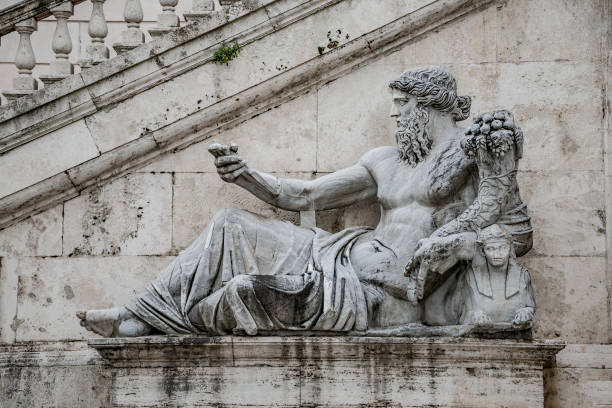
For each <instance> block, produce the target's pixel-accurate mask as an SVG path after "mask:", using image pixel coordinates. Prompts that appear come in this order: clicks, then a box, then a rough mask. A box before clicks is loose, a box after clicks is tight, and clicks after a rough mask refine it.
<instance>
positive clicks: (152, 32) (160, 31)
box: [148, 27, 178, 38]
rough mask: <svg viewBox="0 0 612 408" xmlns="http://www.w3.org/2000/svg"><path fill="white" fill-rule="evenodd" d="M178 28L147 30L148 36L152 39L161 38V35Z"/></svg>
mask: <svg viewBox="0 0 612 408" xmlns="http://www.w3.org/2000/svg"><path fill="white" fill-rule="evenodd" d="M177 28H178V27H153V28H149V30H148V31H149V34H150V35H151V37H153V38H158V37H161V36H162V35H165V34H168V33H169V32H170V31H172V30H176V29H177Z"/></svg>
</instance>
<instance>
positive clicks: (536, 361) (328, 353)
mask: <svg viewBox="0 0 612 408" xmlns="http://www.w3.org/2000/svg"><path fill="white" fill-rule="evenodd" d="M87 344H88V345H89V346H90V347H92V348H94V349H96V350H97V351H98V353H99V354H100V356H101V357H102V358H103V359H104V360H105V361H106V362H108V363H109V364H111V365H113V366H124V367H129V366H181V365H185V366H189V365H200V366H202V365H207V364H210V365H217V364H219V363H220V362H226V363H229V364H231V365H244V364H249V362H256V361H266V362H268V363H273V362H274V361H278V362H279V364H283V365H291V364H294V365H299V364H300V363H301V362H303V361H309V362H313V361H367V360H369V359H375V360H376V359H378V360H395V361H396V362H397V363H398V364H405V365H407V366H408V365H423V364H425V365H430V364H432V363H433V362H436V364H449V363H457V362H463V363H482V362H486V363H487V364H500V365H512V366H513V367H518V366H529V367H538V368H542V367H544V366H546V365H550V364H552V362H553V360H554V357H555V355H556V354H557V353H558V352H559V351H561V350H562V349H563V348H564V347H565V343H564V342H563V341H559V340H532V341H509V340H483V339H478V340H476V339H465V338H411V337H358V336H332V337H298V336H291V337H259V336H257V337H241V336H227V337H206V336H176V337H173V336H155V337H137V338H108V339H90V340H88V341H87Z"/></svg>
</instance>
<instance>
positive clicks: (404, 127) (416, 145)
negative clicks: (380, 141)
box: [395, 104, 433, 167]
mask: <svg viewBox="0 0 612 408" xmlns="http://www.w3.org/2000/svg"><path fill="white" fill-rule="evenodd" d="M395 140H396V141H397V147H398V149H399V158H400V160H402V161H403V162H404V163H407V164H409V165H411V166H412V167H415V166H416V165H417V164H419V163H420V162H421V161H423V159H424V158H425V157H426V156H427V154H428V153H429V151H430V150H431V145H432V144H433V140H431V138H430V137H429V114H428V113H427V110H425V108H424V107H423V106H422V105H421V104H417V105H416V106H415V107H414V109H413V110H412V112H410V114H408V116H407V117H406V118H404V119H400V121H399V123H398V125H397V130H396V131H395Z"/></svg>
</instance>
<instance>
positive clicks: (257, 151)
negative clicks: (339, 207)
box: [142, 92, 317, 172]
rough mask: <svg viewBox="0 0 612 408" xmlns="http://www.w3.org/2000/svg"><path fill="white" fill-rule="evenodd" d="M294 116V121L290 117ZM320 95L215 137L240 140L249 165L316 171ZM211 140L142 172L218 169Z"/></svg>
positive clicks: (308, 96) (269, 169)
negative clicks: (318, 100) (210, 149)
mask: <svg viewBox="0 0 612 408" xmlns="http://www.w3.org/2000/svg"><path fill="white" fill-rule="evenodd" d="M287 118H291V120H289V121H288V120H286V119H287ZM316 137H317V127H316V94H315V93H314V92H311V93H308V94H306V95H304V96H301V97H299V98H297V99H295V100H293V101H290V102H287V103H285V104H282V105H280V106H278V107H277V108H274V109H272V110H270V111H267V112H265V113H263V114H261V115H259V116H256V117H254V118H252V119H250V120H249V121H248V122H245V123H243V124H240V125H238V126H237V127H235V128H233V129H230V130H227V131H225V132H222V133H220V134H219V135H218V136H215V139H219V140H220V141H223V142H225V143H230V142H233V143H237V144H238V145H239V146H240V148H239V151H238V153H239V154H240V155H241V156H242V157H243V158H244V159H245V160H246V161H247V162H248V164H249V166H250V167H252V168H254V169H257V170H260V171H265V172H279V171H280V172H289V171H293V172H298V171H314V170H315V167H316V142H317V141H316ZM211 143H212V140H211V139H208V140H205V141H203V142H200V143H197V144H194V145H191V146H189V147H188V148H186V149H184V150H181V151H179V152H176V153H169V154H166V155H165V156H163V157H162V158H160V159H159V160H158V161H156V162H154V163H152V164H150V165H148V166H147V167H145V168H144V169H142V171H144V172H146V171H168V172H170V171H176V172H215V171H216V168H215V166H214V157H213V156H212V155H211V154H210V153H209V152H208V150H207V149H208V146H209V145H210V144H211Z"/></svg>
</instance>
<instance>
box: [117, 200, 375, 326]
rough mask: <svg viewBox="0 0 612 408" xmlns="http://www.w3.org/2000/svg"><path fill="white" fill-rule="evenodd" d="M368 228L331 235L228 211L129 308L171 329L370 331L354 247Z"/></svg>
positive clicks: (129, 305) (354, 228)
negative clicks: (353, 262)
mask: <svg viewBox="0 0 612 408" xmlns="http://www.w3.org/2000/svg"><path fill="white" fill-rule="evenodd" d="M368 231H370V229H369V228H366V227H353V228H349V229H346V230H344V231H341V232H338V233H336V234H330V233H328V232H326V231H323V230H320V229H317V228H314V229H312V230H311V229H305V228H301V227H298V226H296V225H293V224H291V223H289V222H284V221H280V220H275V219H270V218H266V217H263V216H260V215H257V214H253V213H250V212H248V211H243V210H223V211H221V212H220V213H218V214H217V215H215V217H214V218H213V220H212V221H211V223H210V224H209V226H208V227H207V228H206V230H205V231H204V232H203V233H202V234H201V235H200V237H199V238H198V239H197V240H196V241H195V242H194V243H193V244H192V245H191V246H189V247H188V248H187V249H185V250H184V251H182V252H181V253H180V254H179V256H178V257H177V258H176V259H175V260H174V261H173V262H172V263H171V264H170V265H169V266H168V267H167V268H166V269H165V270H164V271H163V272H162V273H161V274H160V275H159V276H158V277H157V278H156V279H155V280H154V281H153V282H151V283H150V284H148V285H147V287H146V288H145V290H144V291H143V292H142V293H141V294H139V295H138V296H137V297H136V298H135V299H134V300H133V301H132V302H130V303H129V304H128V305H126V307H127V308H128V309H129V310H131V311H132V312H133V313H134V314H136V315H137V316H138V317H139V318H141V319H142V320H143V321H145V322H147V323H148V324H150V325H151V326H153V327H154V328H156V329H157V330H159V331H161V332H163V333H166V334H188V333H201V332H207V333H210V334H225V333H231V332H232V331H233V330H235V329H236V330H244V331H245V332H247V333H248V334H255V333H256V332H257V330H258V329H261V330H271V329H289V330H336V331H347V330H352V329H356V330H365V329H366V328H367V307H366V301H365V297H364V295H363V291H362V288H361V284H360V283H359V279H358V278H357V275H356V274H355V272H354V271H353V268H352V266H351V264H350V256H349V252H350V249H351V247H352V245H353V243H354V242H355V240H356V239H357V238H358V237H359V236H361V235H362V234H364V233H366V232H368Z"/></svg>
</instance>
